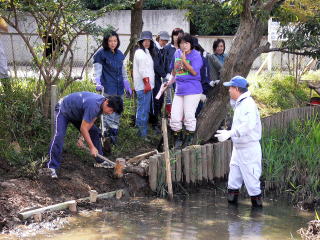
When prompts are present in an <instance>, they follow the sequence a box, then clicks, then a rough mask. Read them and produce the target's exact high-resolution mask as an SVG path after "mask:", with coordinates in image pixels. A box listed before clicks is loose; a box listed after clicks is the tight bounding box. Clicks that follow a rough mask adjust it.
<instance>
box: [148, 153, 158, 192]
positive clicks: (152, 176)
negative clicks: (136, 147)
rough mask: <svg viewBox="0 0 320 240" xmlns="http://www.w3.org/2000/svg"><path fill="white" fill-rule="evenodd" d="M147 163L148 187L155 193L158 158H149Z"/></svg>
mask: <svg viewBox="0 0 320 240" xmlns="http://www.w3.org/2000/svg"><path fill="white" fill-rule="evenodd" d="M149 161H150V163H149V174H148V175H149V186H150V188H151V190H152V191H154V192H155V191H157V176H158V157H157V156H151V157H150V158H149Z"/></svg>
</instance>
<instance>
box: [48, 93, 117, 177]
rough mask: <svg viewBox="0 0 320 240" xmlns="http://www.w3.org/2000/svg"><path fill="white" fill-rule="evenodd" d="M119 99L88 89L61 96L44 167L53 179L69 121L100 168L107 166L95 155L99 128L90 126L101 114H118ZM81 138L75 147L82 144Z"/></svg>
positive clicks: (99, 146)
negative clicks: (48, 170) (46, 162)
mask: <svg viewBox="0 0 320 240" xmlns="http://www.w3.org/2000/svg"><path fill="white" fill-rule="evenodd" d="M122 111H123V101H122V99H121V98H120V97H119V96H109V97H104V96H102V95H100V94H96V93H92V92H75V93H71V94H69V95H67V96H65V97H64V98H62V99H61V100H60V101H59V102H58V103H57V105H56V107H55V129H54V136H53V138H52V140H51V144H50V148H49V161H48V164H47V167H48V168H49V169H50V170H51V177H52V178H57V174H56V170H57V169H58V168H59V167H60V164H61V161H60V155H61V153H62V149H63V143H64V137H65V135H66V131H67V127H68V124H69V123H72V124H73V125H74V126H75V127H76V128H77V129H78V130H79V131H80V133H81V135H82V137H83V138H84V140H85V141H86V142H87V144H88V146H89V149H90V152H91V155H92V156H94V157H96V161H97V163H99V164H100V165H101V167H108V163H107V162H105V161H102V160H100V159H99V158H97V153H99V154H100V155H103V151H102V145H101V141H100V130H99V128H98V127H96V126H95V125H94V123H95V121H96V120H97V118H98V117H99V116H100V115H101V114H112V113H114V112H115V113H117V114H121V113H122ZM82 144H83V142H82V140H81V138H79V140H78V146H82Z"/></svg>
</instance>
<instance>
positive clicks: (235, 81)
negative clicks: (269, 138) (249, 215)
mask: <svg viewBox="0 0 320 240" xmlns="http://www.w3.org/2000/svg"><path fill="white" fill-rule="evenodd" d="M223 85H224V86H226V87H229V94H230V98H231V105H232V107H233V109H234V116H233V121H232V127H231V130H218V131H217V134H216V135H215V137H217V138H218V140H219V141H220V142H223V141H225V140H227V139H228V138H230V137H231V139H232V142H233V150H232V156H231V161H230V172H229V178H228V201H229V203H234V204H236V203H237V201H238V195H239V189H240V188H241V186H242V183H243V182H244V184H245V186H246V188H247V191H248V194H249V195H250V197H251V203H252V206H253V207H262V200H261V188H260V176H261V158H262V153H261V146H260V142H259V141H260V139H261V121H260V114H259V111H258V108H257V105H256V103H255V102H254V100H253V99H252V97H251V96H250V95H251V94H250V92H249V91H248V82H247V80H246V79H245V78H243V77H240V76H236V77H234V78H232V79H231V80H230V82H225V83H223Z"/></svg>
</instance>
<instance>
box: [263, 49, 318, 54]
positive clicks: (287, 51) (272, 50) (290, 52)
mask: <svg viewBox="0 0 320 240" xmlns="http://www.w3.org/2000/svg"><path fill="white" fill-rule="evenodd" d="M268 52H282V53H289V54H295V55H301V56H311V55H314V54H315V52H311V51H303V52H296V51H294V50H289V49H288V48H270V49H268V50H265V51H263V53H268Z"/></svg>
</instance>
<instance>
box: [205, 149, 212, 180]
mask: <svg viewBox="0 0 320 240" xmlns="http://www.w3.org/2000/svg"><path fill="white" fill-rule="evenodd" d="M205 146H206V152H207V159H208V161H207V166H208V168H207V172H208V180H209V181H212V180H213V164H214V158H213V145H212V144H206V145H205Z"/></svg>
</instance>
